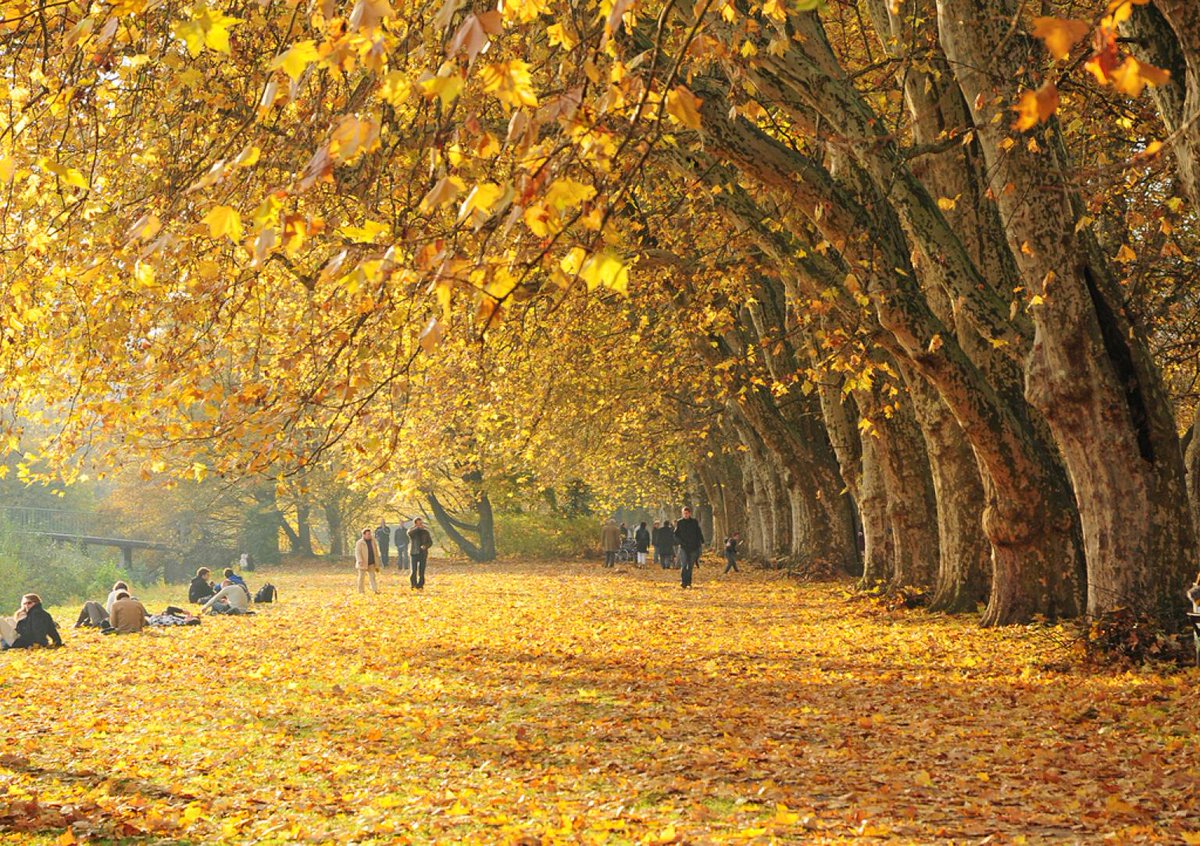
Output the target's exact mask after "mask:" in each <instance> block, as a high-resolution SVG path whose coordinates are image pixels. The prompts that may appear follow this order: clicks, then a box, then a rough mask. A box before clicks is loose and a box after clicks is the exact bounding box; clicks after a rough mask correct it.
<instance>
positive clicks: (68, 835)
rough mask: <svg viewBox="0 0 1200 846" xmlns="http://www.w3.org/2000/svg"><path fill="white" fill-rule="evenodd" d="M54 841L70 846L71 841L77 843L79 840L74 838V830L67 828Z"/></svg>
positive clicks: (60, 844)
mask: <svg viewBox="0 0 1200 846" xmlns="http://www.w3.org/2000/svg"><path fill="white" fill-rule="evenodd" d="M54 842H55V843H56V844H57V846H71V844H72V843H78V842H79V841H78V840H76V839H75V832H73V831H71V829H69V828H68V829H67V830H66V831H64V832H63V833H62V834H60V835H59V836H58V838H57V839H56V840H55V841H54Z"/></svg>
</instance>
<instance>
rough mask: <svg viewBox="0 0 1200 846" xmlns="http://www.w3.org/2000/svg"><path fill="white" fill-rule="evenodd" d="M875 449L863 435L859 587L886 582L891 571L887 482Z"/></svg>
mask: <svg viewBox="0 0 1200 846" xmlns="http://www.w3.org/2000/svg"><path fill="white" fill-rule="evenodd" d="M879 452H880V450H879V443H878V440H877V439H876V438H875V437H873V436H871V435H867V436H865V437H864V438H863V439H862V468H863V469H862V488H861V490H862V493H861V495H860V497H859V501H858V502H859V505H858V508H859V515H860V517H861V519H862V527H863V574H862V580H861V584H862V585H863V587H872V586H874V585H876V584H878V583H880V582H885V583H890V582H891V581H892V575H893V573H894V571H895V570H894V567H893V564H892V561H893V559H894V551H893V544H892V527H891V522H890V521H889V520H888V513H887V508H888V499H887V484H886V482H885V481H884V474H883V462H882V460H881V459H880V456H879Z"/></svg>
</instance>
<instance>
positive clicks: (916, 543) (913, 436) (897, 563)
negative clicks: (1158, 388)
mask: <svg viewBox="0 0 1200 846" xmlns="http://www.w3.org/2000/svg"><path fill="white" fill-rule="evenodd" d="M855 398H856V399H857V400H858V406H859V408H861V409H862V410H863V414H864V416H866V417H867V418H868V419H869V420H870V421H871V423H872V424H873V428H872V433H871V434H870V435H868V437H874V438H875V441H876V450H877V454H878V456H879V459H880V467H881V469H882V471H883V477H884V485H885V487H886V490H887V517H888V525H889V527H890V528H891V538H892V573H891V582H892V584H893V585H894V586H896V587H904V586H906V585H913V586H917V587H932V585H933V580H934V576H935V575H936V573H937V569H938V521H937V507H936V505H935V502H934V494H933V481H932V479H931V477H930V471H929V460H928V457H927V453H926V448H925V441H924V439H923V438H922V437H921V433H920V431H919V430H918V429H917V425H916V421H915V420H914V419H913V416H912V407H911V406H910V405H909V404H908V403H907V402H905V401H903V399H901V398H899V397H897V398H895V399H893V400H892V401H891V416H890V417H886V418H885V417H884V414H883V412H882V411H881V410H880V409H879V408H878V406H879V403H878V401H877V400H876V399H874V398H872V397H870V396H869V395H868V394H867V393H866V392H865V391H859V392H857V393H856V394H855Z"/></svg>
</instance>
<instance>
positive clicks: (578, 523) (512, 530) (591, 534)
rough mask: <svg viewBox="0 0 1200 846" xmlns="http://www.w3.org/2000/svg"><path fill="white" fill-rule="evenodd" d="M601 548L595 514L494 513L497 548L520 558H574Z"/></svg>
mask: <svg viewBox="0 0 1200 846" xmlns="http://www.w3.org/2000/svg"><path fill="white" fill-rule="evenodd" d="M599 548H600V524H599V522H597V520H596V518H595V517H570V518H568V517H554V516H550V515H546V514H530V513H524V514H497V515H496V551H497V552H498V553H499V554H500V555H519V556H521V557H523V558H577V557H581V556H586V555H591V554H594V553H595V552H596V550H597V549H599Z"/></svg>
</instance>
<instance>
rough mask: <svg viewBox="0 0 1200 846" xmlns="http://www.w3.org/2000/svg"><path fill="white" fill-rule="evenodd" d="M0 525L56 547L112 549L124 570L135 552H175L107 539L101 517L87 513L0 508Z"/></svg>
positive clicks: (151, 544)
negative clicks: (72, 545)
mask: <svg viewBox="0 0 1200 846" xmlns="http://www.w3.org/2000/svg"><path fill="white" fill-rule="evenodd" d="M0 521H3V522H4V523H6V524H7V525H8V526H10V527H11V528H12V529H13V530H14V531H17V532H20V533H22V534H28V535H38V536H40V537H44V538H49V539H50V540H53V541H57V542H59V543H77V544H79V545H80V546H83V547H88V546H112V547H116V548H117V549H119V550H121V563H122V564H124V565H125V567H126V568H127V569H128V568H132V567H133V551H134V550H135V549H161V550H168V551H169V550H173V549H175V547H173V546H171V545H169V544H165V543H159V542H158V541H150V540H139V539H136V538H113V537H108V536H107V534H106V533H105V532H104V529H103V526H102V525H101V524H102V523H103V517H102V516H101V515H99V514H93V513H92V512H89V511H70V510H66V509H57V508H33V507H29V506H23V505H17V506H14V505H6V506H0Z"/></svg>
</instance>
